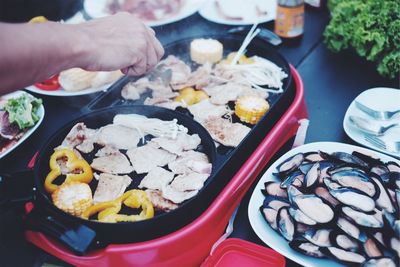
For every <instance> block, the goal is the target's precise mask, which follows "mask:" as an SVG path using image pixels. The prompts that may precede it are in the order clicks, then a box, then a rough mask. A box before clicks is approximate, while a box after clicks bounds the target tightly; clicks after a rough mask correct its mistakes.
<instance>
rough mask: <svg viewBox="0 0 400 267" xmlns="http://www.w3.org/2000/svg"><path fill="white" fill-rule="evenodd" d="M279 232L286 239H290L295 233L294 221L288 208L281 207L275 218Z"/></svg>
mask: <svg viewBox="0 0 400 267" xmlns="http://www.w3.org/2000/svg"><path fill="white" fill-rule="evenodd" d="M276 220H277V226H278V231H279V233H280V234H281V235H282V236H283V237H284V238H285V239H286V240H288V241H292V240H293V238H294V237H295V234H296V221H295V220H294V219H293V218H292V217H291V216H290V214H289V209H288V208H287V207H282V208H280V209H279V210H278V216H277V218H276Z"/></svg>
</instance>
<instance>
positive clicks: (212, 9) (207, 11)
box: [199, 0, 277, 25]
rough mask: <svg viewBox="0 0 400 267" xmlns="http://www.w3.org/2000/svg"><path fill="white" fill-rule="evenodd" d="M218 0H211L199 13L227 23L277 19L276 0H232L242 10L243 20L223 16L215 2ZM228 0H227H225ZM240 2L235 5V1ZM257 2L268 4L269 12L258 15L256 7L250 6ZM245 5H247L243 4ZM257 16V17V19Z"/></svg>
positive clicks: (211, 19) (216, 21) (217, 21)
mask: <svg viewBox="0 0 400 267" xmlns="http://www.w3.org/2000/svg"><path fill="white" fill-rule="evenodd" d="M216 1H217V0H209V1H208V2H207V3H206V4H205V5H204V6H203V7H202V8H201V9H200V11H199V14H200V15H201V16H202V17H203V18H205V19H206V20H209V21H212V22H215V23H219V24H226V25H249V24H254V23H255V22H258V23H264V22H268V21H271V20H274V19H275V16H276V3H277V1H276V0H251V1H245V0H234V1H233V0H231V1H232V6H235V7H236V8H237V9H239V10H240V11H241V12H240V13H241V16H242V17H243V18H244V19H243V20H230V19H226V18H224V17H222V16H221V15H220V14H219V13H218V11H217V9H216V6H215V2H216ZM225 1H226V0H225ZM235 1H236V2H239V3H238V4H236V5H235V3H234V2H235ZM257 2H262V3H263V4H265V5H267V10H268V13H267V14H266V15H264V16H259V17H256V13H255V12H256V11H255V8H249V5H254V6H255V3H257ZM243 5H245V6H243ZM255 18H256V19H255Z"/></svg>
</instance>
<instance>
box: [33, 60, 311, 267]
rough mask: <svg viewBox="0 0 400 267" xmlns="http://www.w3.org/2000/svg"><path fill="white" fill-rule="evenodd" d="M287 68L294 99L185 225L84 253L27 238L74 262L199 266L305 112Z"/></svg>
mask: <svg viewBox="0 0 400 267" xmlns="http://www.w3.org/2000/svg"><path fill="white" fill-rule="evenodd" d="M291 71H292V74H293V78H294V81H295V84H296V96H295V99H294V100H293V103H292V104H291V105H290V107H289V108H288V110H287V111H286V112H285V114H284V115H283V116H282V117H281V119H280V120H279V121H278V123H277V124H276V125H275V127H274V128H273V129H272V130H271V131H270V132H269V133H268V135H267V136H266V137H265V138H264V140H263V141H262V142H261V143H260V145H259V146H258V147H257V149H256V150H255V151H254V152H253V153H252V155H251V156H250V157H249V159H248V160H247V161H246V162H245V164H243V166H242V167H241V168H240V170H239V171H238V172H237V173H236V175H235V176H234V177H233V178H232V179H231V181H230V182H229V183H228V185H227V186H226V187H225V188H224V189H223V191H222V192H221V193H220V194H219V195H218V197H217V198H216V199H215V200H214V202H213V203H212V204H211V205H210V207H209V208H208V209H207V210H206V211H205V212H204V213H203V214H202V215H200V216H199V217H198V218H197V219H196V220H194V221H193V222H192V223H190V224H189V225H186V226H185V227H183V228H181V229H180V230H178V231H176V232H173V233H171V234H168V235H166V236H163V237H160V238H157V239H154V240H149V241H146V242H140V243H132V244H114V245H109V246H107V247H106V248H104V249H100V250H96V251H92V252H90V253H88V254H87V255H85V256H77V255H75V254H73V253H71V252H70V251H69V250H67V249H66V248H65V247H63V246H62V245H61V244H59V243H57V242H55V241H54V240H51V239H50V238H48V237H46V236H45V235H43V234H41V233H38V232H32V231H27V232H26V234H25V235H26V239H27V240H28V241H29V242H31V243H33V244H35V245H36V246H38V247H39V248H41V249H43V250H45V251H46V252H48V253H50V254H52V255H54V256H55V257H58V258H60V259H62V260H64V261H66V262H68V263H70V264H73V265H76V266H96V267H100V266H143V265H146V266H182V265H184V266H199V265H200V264H201V263H202V262H203V261H204V259H205V258H206V257H207V256H208V255H209V252H210V250H211V247H212V245H213V244H214V243H215V242H216V241H217V240H218V238H219V237H220V236H221V235H222V234H223V232H224V230H225V227H226V225H227V223H228V221H229V218H230V217H231V215H232V213H233V211H234V210H235V208H236V206H237V205H238V204H239V202H240V201H241V200H242V198H243V196H244V195H245V194H246V192H247V190H248V189H249V187H250V186H251V184H252V183H253V182H254V180H255V179H256V178H257V176H258V175H259V174H260V172H261V171H262V169H263V168H264V167H265V166H266V164H267V163H268V161H269V160H270V159H271V157H272V156H273V155H274V154H275V153H276V152H277V151H278V150H279V148H280V147H281V146H282V145H284V144H285V143H286V142H287V141H288V140H289V139H290V138H291V137H293V136H294V135H295V134H296V131H297V128H298V126H299V123H298V121H299V120H300V119H303V118H307V110H306V105H305V102H304V86H303V82H302V80H301V77H300V75H299V74H298V72H297V71H296V70H295V69H294V68H293V67H292V66H291Z"/></svg>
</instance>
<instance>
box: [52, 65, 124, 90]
mask: <svg viewBox="0 0 400 267" xmlns="http://www.w3.org/2000/svg"><path fill="white" fill-rule="evenodd" d="M121 76H122V72H120V71H110V72H103V71H97V72H95V71H86V70H83V69H80V68H72V69H68V70H65V71H62V72H60V75H59V77H58V81H59V83H60V84H61V86H62V87H63V88H64V90H66V91H71V92H74V91H81V90H84V89H88V88H98V87H100V86H103V85H105V84H109V83H112V82H114V81H116V80H117V79H118V78H120V77H121Z"/></svg>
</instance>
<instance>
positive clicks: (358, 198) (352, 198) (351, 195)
mask: <svg viewBox="0 0 400 267" xmlns="http://www.w3.org/2000/svg"><path fill="white" fill-rule="evenodd" d="M329 193H330V194H331V195H332V196H333V197H334V198H336V199H337V200H338V201H340V202H341V203H343V204H345V205H347V206H350V207H352V208H353V209H356V210H359V211H362V212H372V211H373V210H374V209H375V201H374V200H373V199H372V198H371V197H370V196H368V195H367V194H366V193H364V192H362V191H360V190H357V189H354V188H338V189H329Z"/></svg>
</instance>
